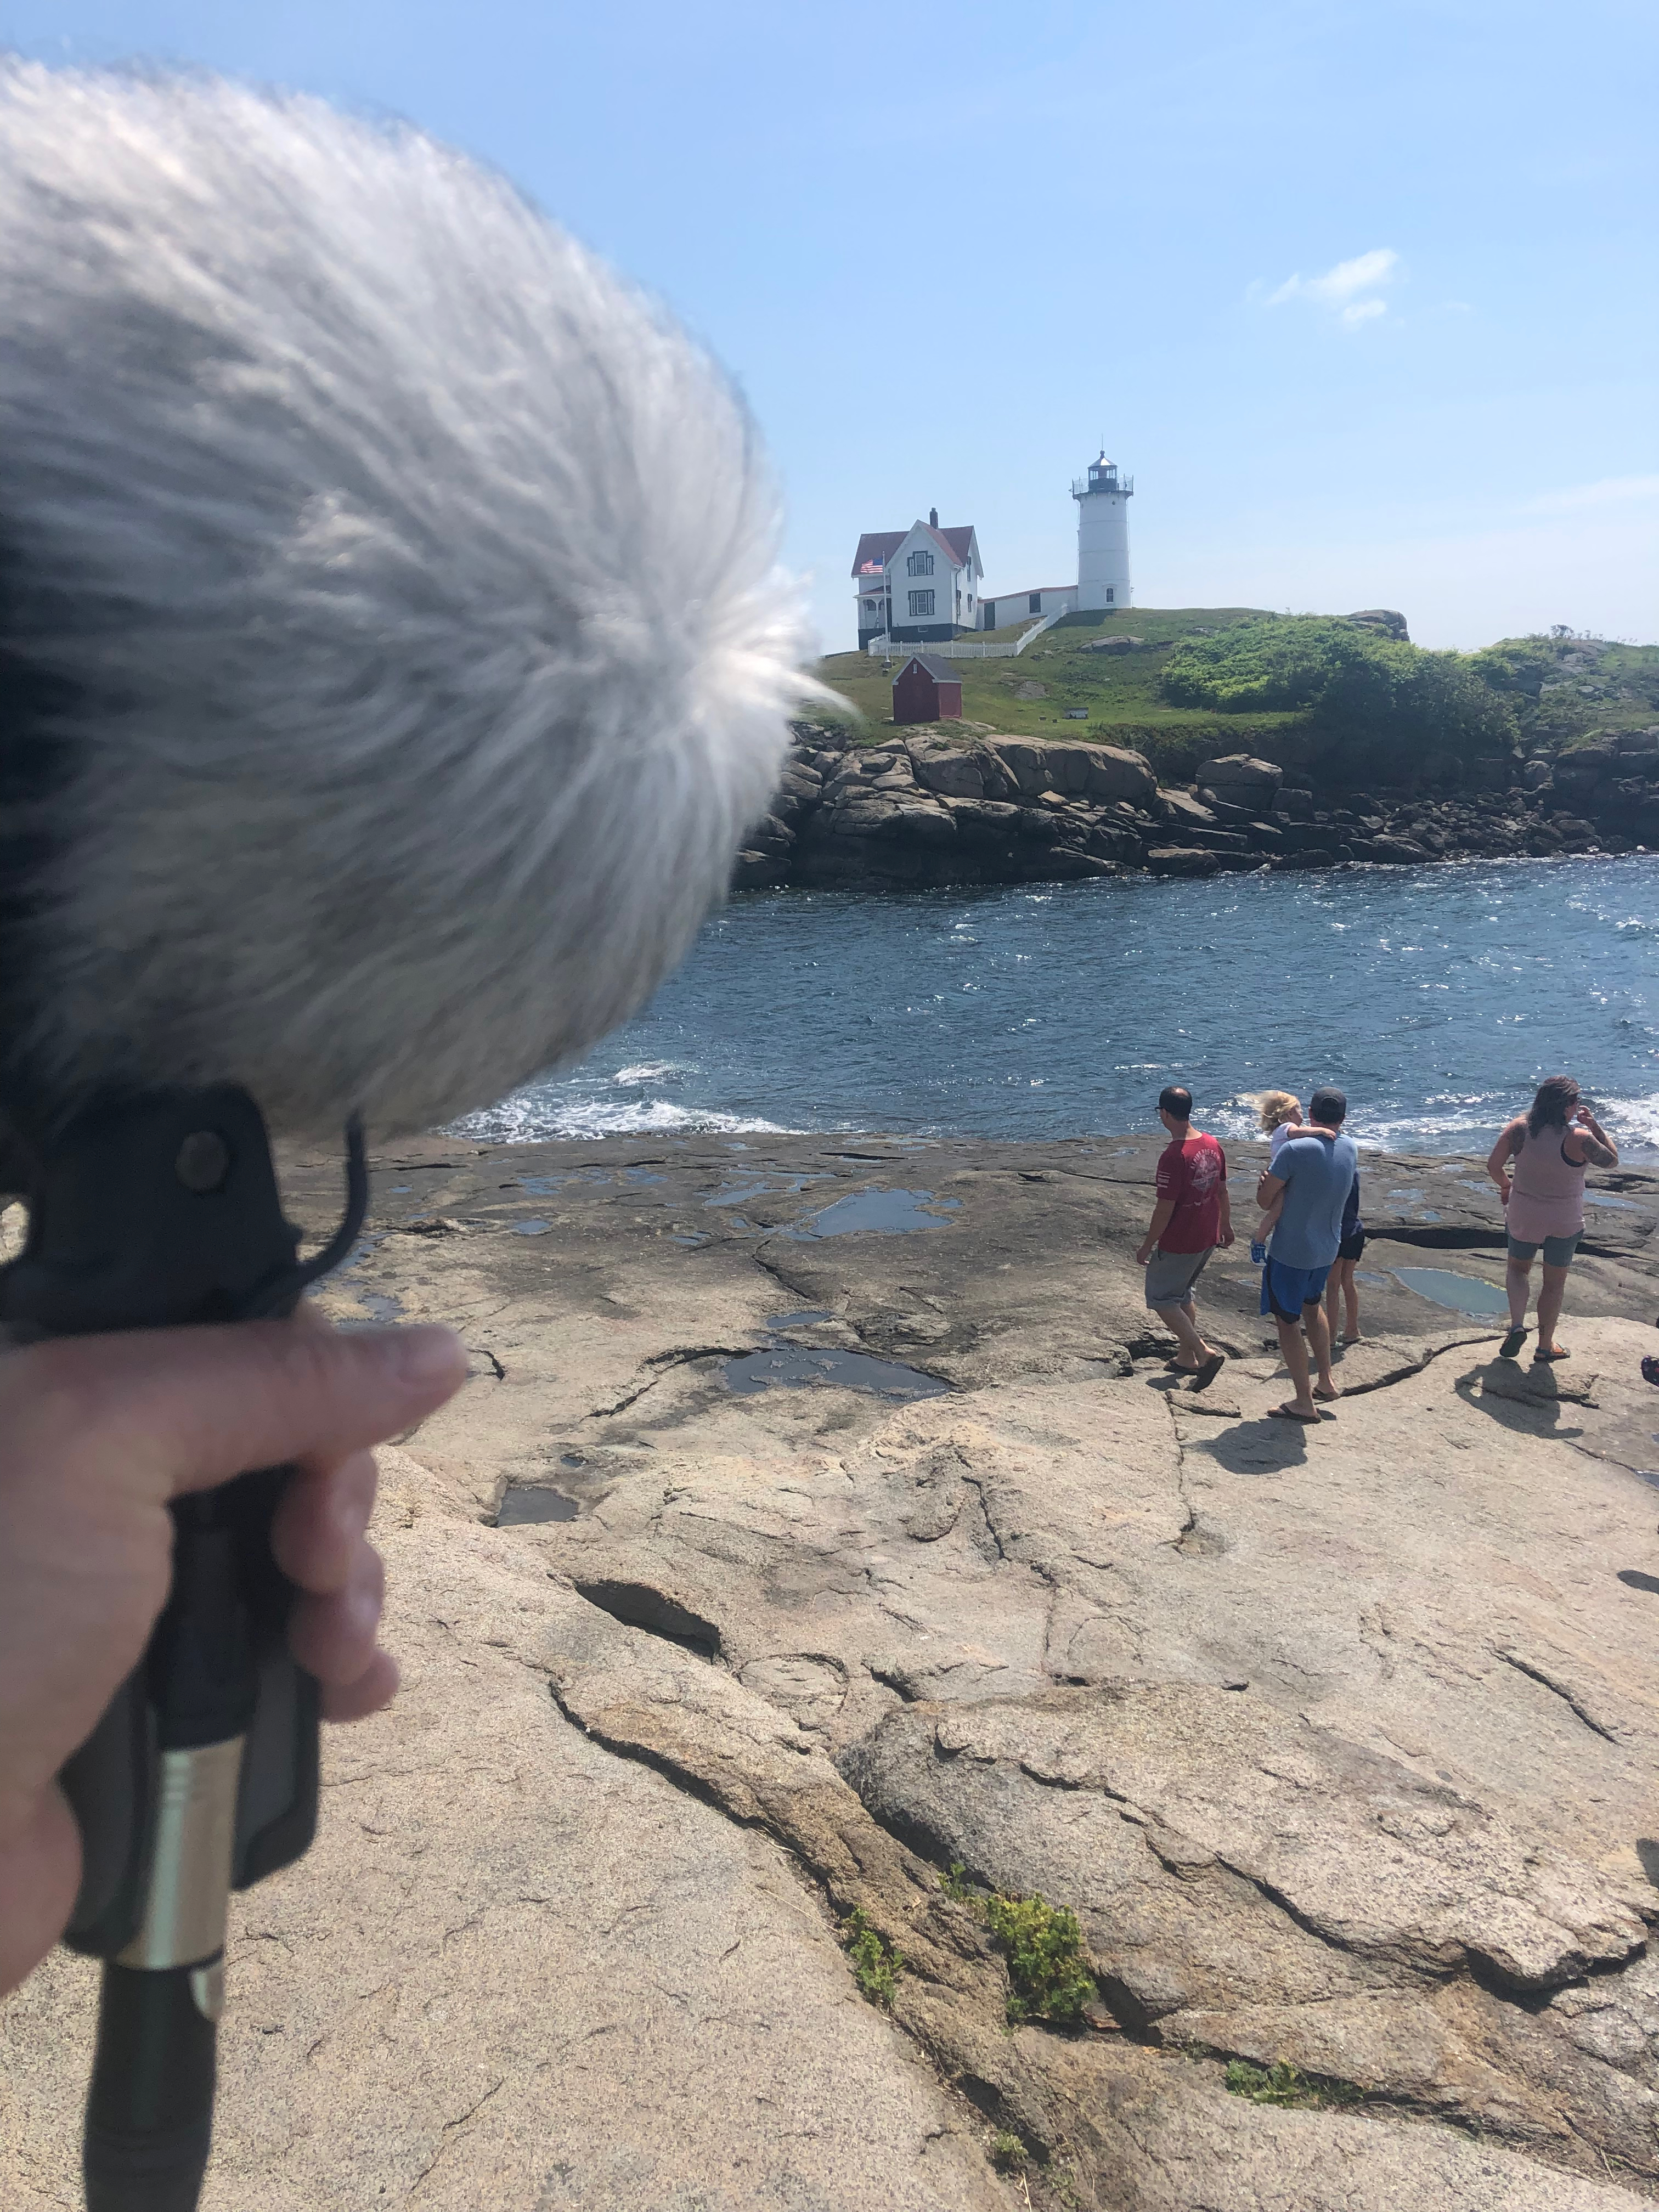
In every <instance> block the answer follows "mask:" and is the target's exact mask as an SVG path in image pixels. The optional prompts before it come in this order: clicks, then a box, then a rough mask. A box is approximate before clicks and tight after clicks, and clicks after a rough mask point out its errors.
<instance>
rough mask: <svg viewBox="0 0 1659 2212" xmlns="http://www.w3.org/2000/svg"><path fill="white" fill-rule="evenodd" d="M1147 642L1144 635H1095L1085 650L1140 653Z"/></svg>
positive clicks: (1092, 651)
mask: <svg viewBox="0 0 1659 2212" xmlns="http://www.w3.org/2000/svg"><path fill="white" fill-rule="evenodd" d="M1145 645H1146V639H1145V638H1144V637H1094V638H1091V639H1090V641H1089V642H1088V644H1087V645H1085V647H1084V648H1083V650H1084V651H1085V653H1139V652H1140V651H1141V650H1142V648H1143V647H1145Z"/></svg>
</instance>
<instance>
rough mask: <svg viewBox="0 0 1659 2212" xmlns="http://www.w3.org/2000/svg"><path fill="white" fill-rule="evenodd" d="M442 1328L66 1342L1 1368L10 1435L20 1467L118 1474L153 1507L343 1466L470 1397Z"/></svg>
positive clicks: (188, 1332) (2, 1427)
mask: <svg viewBox="0 0 1659 2212" xmlns="http://www.w3.org/2000/svg"><path fill="white" fill-rule="evenodd" d="M465 1373H466V1355H465V1352H463V1350H462V1348H461V1345H460V1341H459V1338H457V1337H456V1336H455V1335H454V1334H453V1332H452V1331H450V1330H449V1329H447V1328H429V1327H428V1328H401V1329H398V1328H393V1329H353V1330H350V1331H349V1332H342V1331H339V1330H332V1329H323V1328H316V1327H314V1326H309V1325H307V1323H305V1322H299V1321H280V1322H276V1321H272V1322H236V1323H234V1324H232V1325H230V1326H228V1327H224V1328H170V1329H132V1330H125V1331H123V1332H122V1333H121V1334H118V1335H111V1336H82V1337H61V1338H58V1339H57V1340H54V1341H52V1342H51V1343H48V1344H35V1345H29V1346H25V1347H24V1348H23V1349H22V1350H21V1351H16V1352H9V1353H7V1354H5V1355H4V1356H3V1357H0V1437H5V1439H6V1445H7V1454H6V1455H7V1457H8V1458H14V1457H15V1461H16V1462H17V1463H18V1464H19V1465H20V1466H21V1467H22V1468H29V1467H30V1466H31V1465H33V1466H40V1467H47V1468H58V1469H59V1470H60V1471H61V1472H62V1473H68V1472H69V1471H70V1468H88V1469H90V1468H109V1467H110V1465H111V1463H112V1460H113V1461H114V1462H116V1463H118V1464H122V1465H124V1467H125V1472H126V1474H127V1476H128V1479H129V1480H131V1481H132V1482H133V1483H134V1484H135V1486H137V1488H138V1489H139V1490H141V1491H142V1492H145V1493H147V1494H149V1496H152V1497H153V1498H155V1500H156V1502H157V1503H161V1502H164V1501H165V1500H166V1499H167V1498H175V1497H179V1496H180V1495H182V1494H183V1493H184V1492H186V1491H191V1490H205V1489H210V1488H211V1487H212V1486H214V1485H215V1484H216V1483H220V1482H224V1481H227V1480H229V1478H230V1477H231V1476H233V1475H236V1474H244V1473H246V1471H247V1470H248V1469H249V1468H261V1467H276V1466H280V1465H282V1464H283V1463H284V1462H287V1461H289V1460H305V1459H332V1458H343V1457H344V1456H346V1455H348V1454H349V1453H350V1452H354V1451H357V1450H360V1449H362V1447H363V1446H364V1445H366V1444H372V1443H379V1442H380V1440H381V1439H382V1438H383V1437H388V1436H392V1435H395V1434H396V1433H397V1432H398V1430H400V1429H405V1428H408V1427H409V1426H410V1425H411V1424H412V1423H413V1422H415V1421H417V1420H420V1419H422V1418H423V1417H424V1416H425V1415H426V1414H427V1413H431V1412H433V1411H434V1410H435V1408H436V1407H439V1406H441V1405H442V1404H443V1403H444V1401H445V1400H446V1399H447V1398H449V1397H451V1396H453V1394H454V1392H455V1391H456V1390H457V1389H459V1387H460V1384H461V1383H462V1382H463V1381H464V1379H465Z"/></svg>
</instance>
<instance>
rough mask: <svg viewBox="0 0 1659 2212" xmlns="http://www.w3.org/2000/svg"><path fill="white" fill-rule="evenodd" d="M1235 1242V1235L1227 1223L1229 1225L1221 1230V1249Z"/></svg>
mask: <svg viewBox="0 0 1659 2212" xmlns="http://www.w3.org/2000/svg"><path fill="white" fill-rule="evenodd" d="M1232 1243H1237V1235H1236V1233H1235V1231H1234V1230H1233V1229H1232V1227H1231V1225H1229V1226H1228V1227H1227V1228H1225V1229H1224V1230H1223V1231H1222V1232H1221V1244H1222V1249H1223V1250H1224V1251H1225V1249H1226V1248H1227V1246H1228V1245H1229V1244H1232Z"/></svg>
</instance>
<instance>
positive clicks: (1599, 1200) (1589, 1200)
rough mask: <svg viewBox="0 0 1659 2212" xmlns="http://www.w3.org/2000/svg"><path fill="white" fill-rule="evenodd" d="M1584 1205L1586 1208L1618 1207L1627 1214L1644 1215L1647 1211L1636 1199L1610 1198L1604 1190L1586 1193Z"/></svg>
mask: <svg viewBox="0 0 1659 2212" xmlns="http://www.w3.org/2000/svg"><path fill="white" fill-rule="evenodd" d="M1584 1203H1585V1205H1586V1206H1618V1207H1619V1208H1620V1211H1621V1212H1626V1213H1642V1212H1645V1211H1646V1209H1645V1207H1644V1206H1642V1205H1641V1204H1640V1203H1639V1202H1638V1200H1636V1199H1633V1198H1610V1197H1609V1196H1608V1195H1607V1192H1606V1191H1604V1190H1587V1191H1586V1192H1585V1193H1584Z"/></svg>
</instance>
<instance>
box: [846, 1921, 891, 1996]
mask: <svg viewBox="0 0 1659 2212" xmlns="http://www.w3.org/2000/svg"><path fill="white" fill-rule="evenodd" d="M847 1959H848V1965H849V1966H851V1967H852V1969H853V1979H854V1982H855V1983H856V1984H857V1985H858V1988H859V1990H860V1993H861V1994H862V1995H863V1996H866V1997H868V1998H869V2000H870V2002H871V2003H872V2004H878V2005H882V2006H890V2005H891V2003H892V2002H893V1992H894V1990H896V1988H897V1986H898V1978H899V1976H900V1975H901V1974H902V1972H904V1954H903V1953H902V1951H896V1950H895V1949H894V1948H893V1947H892V1945H891V1944H890V1943H888V1942H884V1940H883V1938H882V1937H881V1936H878V1934H877V1932H876V1930H875V1929H873V1928H872V1926H871V1925H870V1923H869V1921H868V1920H867V1919H866V1917H865V1914H864V1909H863V1907H862V1906H860V1907H859V1908H858V1909H857V1910H856V1911H854V1912H853V1913H852V1914H850V1915H849V1917H848V1922H847Z"/></svg>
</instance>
